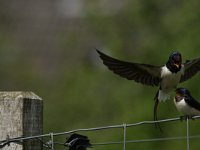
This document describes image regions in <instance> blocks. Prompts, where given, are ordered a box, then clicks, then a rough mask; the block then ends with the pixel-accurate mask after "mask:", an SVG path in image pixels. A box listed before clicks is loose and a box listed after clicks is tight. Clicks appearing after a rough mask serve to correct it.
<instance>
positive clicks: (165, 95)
mask: <svg viewBox="0 0 200 150" xmlns="http://www.w3.org/2000/svg"><path fill="white" fill-rule="evenodd" d="M157 98H158V100H159V101H166V100H167V99H170V95H169V93H166V92H163V91H162V90H159V91H158V93H157Z"/></svg>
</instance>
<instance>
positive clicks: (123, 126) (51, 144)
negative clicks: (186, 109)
mask: <svg viewBox="0 0 200 150" xmlns="http://www.w3.org/2000/svg"><path fill="white" fill-rule="evenodd" d="M199 118H200V116H192V117H188V116H185V117H177V118H170V119H163V120H158V121H142V122H137V123H132V124H125V123H124V124H120V125H111V126H102V127H95V128H83V129H75V130H71V131H67V132H58V133H53V132H52V133H48V134H43V135H36V136H28V137H16V138H9V137H8V138H7V139H5V140H2V141H0V149H1V148H3V147H5V146H9V145H10V143H17V144H21V143H23V142H24V141H27V140H33V139H35V140H38V141H39V142H41V143H42V144H43V147H46V148H48V149H51V150H54V146H55V145H61V146H65V147H67V146H69V143H66V142H65V143H59V142H55V141H54V138H55V137H56V136H61V135H69V134H73V133H77V132H89V131H98V130H108V129H115V128H119V129H123V141H112V142H101V143H92V146H101V145H115V144H123V150H126V143H144V142H158V141H172V140H184V139H185V140H186V143H187V150H190V139H197V138H200V135H194V136H190V132H189V120H190V119H199ZM179 120H186V136H178V137H164V138H151V139H140V140H127V139H126V135H127V128H130V127H136V126H141V125H147V124H155V123H167V122H174V121H179ZM44 137H48V138H50V140H49V141H48V142H44V141H43V140H42V138H44Z"/></svg>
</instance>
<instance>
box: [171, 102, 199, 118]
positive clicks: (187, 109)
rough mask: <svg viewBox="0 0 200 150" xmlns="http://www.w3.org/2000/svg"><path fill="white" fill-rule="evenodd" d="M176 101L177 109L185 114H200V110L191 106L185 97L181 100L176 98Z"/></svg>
mask: <svg viewBox="0 0 200 150" xmlns="http://www.w3.org/2000/svg"><path fill="white" fill-rule="evenodd" d="M174 103H175V106H176V108H177V110H178V111H179V112H181V113H183V114H184V115H200V111H199V110H197V109H195V108H193V107H191V106H189V105H188V104H187V103H186V102H185V100H184V99H182V100H181V101H179V102H176V100H175V99H174Z"/></svg>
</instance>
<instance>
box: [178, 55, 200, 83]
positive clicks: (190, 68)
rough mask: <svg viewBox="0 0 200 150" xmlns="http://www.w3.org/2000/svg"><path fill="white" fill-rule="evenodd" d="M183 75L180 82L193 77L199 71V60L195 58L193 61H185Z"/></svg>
mask: <svg viewBox="0 0 200 150" xmlns="http://www.w3.org/2000/svg"><path fill="white" fill-rule="evenodd" d="M184 68H185V71H184V74H183V75H182V76H181V80H180V82H184V81H186V80H188V79H190V78H191V77H193V76H194V75H196V74H197V73H198V72H199V70H200V58H196V59H193V60H187V61H186V62H185V63H184Z"/></svg>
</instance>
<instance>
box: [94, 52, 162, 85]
mask: <svg viewBox="0 0 200 150" xmlns="http://www.w3.org/2000/svg"><path fill="white" fill-rule="evenodd" d="M97 52H98V54H99V56H100V58H101V59H102V60H103V64H104V65H106V66H107V67H108V69H110V70H111V71H113V72H114V73H115V74H117V75H119V76H121V77H123V78H126V79H128V80H134V81H135V82H138V83H141V84H145V85H150V86H158V85H159V83H160V76H161V67H160V66H153V65H148V64H139V63H131V62H126V61H121V60H118V59H115V58H112V57H110V56H108V55H106V54H104V53H102V52H100V51H99V50H97Z"/></svg>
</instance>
